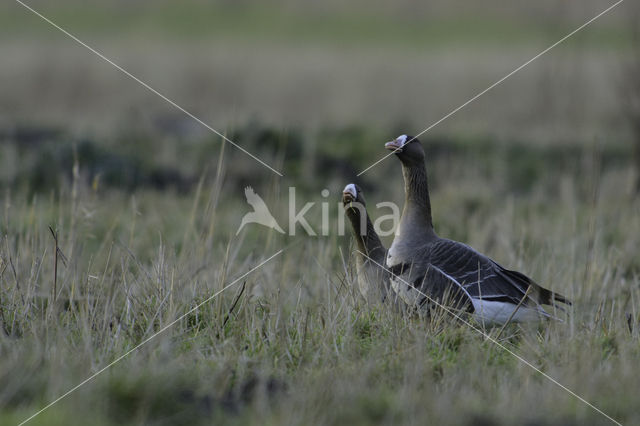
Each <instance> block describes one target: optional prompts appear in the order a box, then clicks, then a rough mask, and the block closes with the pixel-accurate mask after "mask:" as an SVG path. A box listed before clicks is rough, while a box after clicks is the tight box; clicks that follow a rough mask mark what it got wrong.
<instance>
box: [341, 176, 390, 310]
mask: <svg viewBox="0 0 640 426" xmlns="http://www.w3.org/2000/svg"><path fill="white" fill-rule="evenodd" d="M342 204H343V206H344V210H345V215H346V216H347V219H348V220H349V223H350V224H351V230H352V231H353V236H354V238H355V241H356V245H357V247H358V253H357V254H356V275H357V281H358V288H359V290H360V293H361V294H362V296H363V297H364V298H365V300H367V302H369V303H380V302H384V301H385V300H386V299H387V296H388V295H389V293H391V289H390V284H389V273H388V272H387V271H386V270H385V269H384V267H383V265H384V261H385V257H386V255H387V249H386V248H385V247H384V245H383V244H382V241H380V237H379V236H378V233H377V232H376V231H375V229H374V226H373V223H372V222H371V219H370V218H369V215H368V214H367V208H366V202H365V200H364V196H363V194H362V190H361V189H360V187H359V186H357V185H356V184H353V183H350V184H348V185H347V186H345V188H344V190H343V192H342Z"/></svg>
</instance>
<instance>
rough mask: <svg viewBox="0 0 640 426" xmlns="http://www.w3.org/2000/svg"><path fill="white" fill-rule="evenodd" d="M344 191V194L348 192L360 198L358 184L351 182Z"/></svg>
mask: <svg viewBox="0 0 640 426" xmlns="http://www.w3.org/2000/svg"><path fill="white" fill-rule="evenodd" d="M342 193H343V194H346V193H348V194H351V195H353V198H358V191H357V190H356V185H355V184H353V183H350V184H349V185H347V186H345V187H344V190H343V191H342Z"/></svg>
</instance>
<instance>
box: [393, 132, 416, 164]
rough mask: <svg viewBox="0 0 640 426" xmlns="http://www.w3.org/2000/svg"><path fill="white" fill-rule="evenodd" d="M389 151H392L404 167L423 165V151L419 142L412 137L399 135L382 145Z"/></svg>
mask: <svg viewBox="0 0 640 426" xmlns="http://www.w3.org/2000/svg"><path fill="white" fill-rule="evenodd" d="M384 147H385V148H386V149H388V150H389V151H393V153H394V154H396V156H397V157H398V159H399V160H400V161H401V162H402V163H403V164H405V165H408V166H410V165H413V164H423V163H424V149H423V148H422V144H421V143H420V141H419V140H418V139H417V138H416V137H414V136H407V135H400V136H398V137H397V138H395V139H394V140H392V141H391V142H387V143H385V144H384Z"/></svg>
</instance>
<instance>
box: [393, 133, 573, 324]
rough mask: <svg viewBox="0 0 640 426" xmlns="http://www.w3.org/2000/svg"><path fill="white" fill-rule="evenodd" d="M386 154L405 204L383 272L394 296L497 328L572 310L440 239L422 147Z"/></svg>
mask: <svg viewBox="0 0 640 426" xmlns="http://www.w3.org/2000/svg"><path fill="white" fill-rule="evenodd" d="M385 148H386V149H388V150H392V151H393V152H394V153H395V155H396V156H397V158H398V159H399V160H400V162H401V163H402V175H403V178H404V188H405V204H404V208H403V211H402V216H401V219H400V223H399V225H398V230H397V232H396V237H395V239H394V240H393V243H392V245H391V247H390V248H389V251H388V254H387V259H386V266H387V268H388V269H389V271H390V272H391V273H392V277H391V285H392V288H393V290H394V291H396V293H398V295H399V297H401V298H402V299H403V300H404V301H405V302H406V303H408V304H409V305H412V306H416V305H417V306H423V305H426V306H429V305H430V304H432V303H430V302H431V301H430V300H429V299H434V300H436V301H437V302H438V303H446V304H448V306H449V307H453V308H455V309H459V310H462V311H466V312H469V313H471V314H473V316H474V317H475V319H476V320H480V321H482V322H485V323H498V324H500V323H502V324H503V323H505V322H507V321H509V320H512V321H530V320H538V319H540V318H541V317H549V316H550V315H549V314H548V313H547V312H546V311H545V310H544V309H543V307H542V306H541V305H553V306H557V305H556V304H555V303H556V302H561V303H565V304H568V305H570V304H571V303H570V302H569V300H567V299H566V298H565V297H564V296H562V295H560V294H558V293H554V292H552V291H550V290H547V289H545V288H543V287H541V286H540V285H538V284H536V283H535V282H534V281H533V280H531V279H530V278H529V277H527V276H526V275H524V274H522V273H520V272H517V271H511V270H508V269H506V268H504V267H502V266H501V265H499V264H498V263H496V262H495V261H493V260H492V259H490V258H489V257H487V256H485V255H483V254H481V253H479V252H477V251H476V250H474V249H473V248H471V247H469V246H467V245H466V244H463V243H460V242H457V241H452V240H448V239H445V238H440V237H439V236H438V235H437V234H436V233H435V231H434V229H433V222H432V218H431V201H430V199H429V188H428V182H427V171H426V166H425V152H424V149H423V147H422V144H421V143H420V141H418V140H417V139H416V138H414V137H411V136H407V135H402V136H400V137H398V138H397V139H395V140H393V141H391V142H387V143H386V144H385ZM426 296H429V297H426Z"/></svg>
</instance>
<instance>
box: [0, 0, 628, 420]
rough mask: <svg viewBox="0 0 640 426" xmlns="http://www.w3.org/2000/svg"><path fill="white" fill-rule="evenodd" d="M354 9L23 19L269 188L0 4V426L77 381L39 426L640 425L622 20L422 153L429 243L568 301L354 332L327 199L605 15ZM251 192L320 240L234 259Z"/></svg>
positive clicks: (73, 12) (345, 250)
mask: <svg viewBox="0 0 640 426" xmlns="http://www.w3.org/2000/svg"><path fill="white" fill-rule="evenodd" d="M343 3H344V2H337V1H333V0H327V1H325V2H322V4H319V3H318V2H311V1H309V2H293V1H287V0H281V1H279V2H278V7H277V8H276V7H275V6H274V7H266V6H264V5H262V4H261V3H258V2H256V1H243V2H233V3H232V2H223V1H220V2H214V3H212V4H210V3H208V2H204V1H199V0H188V1H184V2H180V5H177V3H175V2H168V1H157V2H156V1H153V2H149V1H140V2H136V3H135V5H134V4H129V3H128V2H113V3H109V4H107V3H104V2H78V1H75V0H65V1H63V2H60V3H59V4H56V5H53V4H50V3H48V2H43V1H33V3H31V2H29V4H32V5H33V6H34V7H36V8H37V9H38V10H41V11H42V12H43V13H45V14H46V15H47V16H50V17H51V18H52V19H54V20H55V21H56V22H57V23H59V24H60V25H63V26H64V27H65V28H67V29H69V30H70V31H71V32H72V33H74V34H77V35H78V36H79V37H81V38H82V39H83V40H86V41H87V42H89V43H90V44H92V45H94V46H95V47H96V48H98V49H99V50H100V51H103V52H104V53H105V54H107V56H109V57H111V58H113V59H114V60H116V62H118V63H120V64H122V65H123V66H125V67H126V68H127V69H128V70H130V71H131V72H133V73H134V74H135V75H137V76H139V77H140V78H142V79H143V80H145V81H147V82H149V84H151V85H152V86H153V87H156V88H157V89H159V90H160V91H161V92H162V93H164V94H166V95H167V96H169V97H170V98H172V99H174V100H176V102H178V103H179V104H181V105H183V106H184V107H186V108H187V109H188V110H189V111H192V112H193V113H195V114H196V115H197V116H198V117H200V118H202V119H203V120H204V121H205V122H207V123H210V124H211V125H212V126H214V127H215V128H216V129H219V130H220V131H221V132H223V133H224V134H226V135H228V136H229V137H230V138H231V139H232V140H234V141H235V142H237V143H239V144H240V145H241V146H243V147H245V148H246V149H248V150H249V151H250V152H252V153H254V154H256V155H257V156H259V157H260V158H261V159H264V161H266V162H267V163H268V164H270V165H272V166H274V167H275V168H277V169H278V170H281V171H282V172H283V174H284V176H283V177H282V178H279V177H277V176H276V175H275V174H273V173H271V172H270V171H269V170H268V169H267V168H265V167H263V166H261V165H259V164H258V163H256V162H254V161H253V160H252V159H251V158H249V157H248V156H246V155H244V154H243V153H241V152H240V151H239V150H237V149H235V148H233V147H231V146H229V145H228V144H224V143H223V142H222V141H221V140H220V138H219V137H217V136H215V135H213V134H211V133H209V132H208V131H206V129H204V128H202V127H200V126H199V125H198V124H197V123H195V122H193V121H192V120H191V119H189V118H188V117H186V116H183V115H182V114H181V113H180V112H178V111H176V110H173V109H172V108H171V107H170V106H168V105H167V104H166V103H165V102H164V101H162V100H161V99H159V98H157V97H155V96H154V95H152V94H151V93H149V92H147V91H145V89H143V88H141V87H140V86H139V85H138V84H137V83H135V82H133V81H131V80H129V79H127V78H126V77H124V76H123V75H122V74H120V73H118V72H117V71H115V70H114V69H113V68H111V67H110V66H109V65H108V64H106V63H104V62H101V61H100V60H99V59H97V58H96V57H95V56H92V54H91V53H90V52H88V51H86V50H83V48H82V47H80V46H78V45H74V44H73V42H72V41H70V40H69V39H68V38H65V37H64V36H63V35H61V34H60V33H56V32H55V31H53V30H52V29H51V28H48V27H47V26H46V24H45V23H44V22H42V21H41V20H39V19H38V18H37V17H35V16H33V15H32V14H30V12H28V11H26V10H25V9H24V8H23V7H22V6H20V5H19V4H17V3H12V2H8V3H6V4H5V3H3V4H2V5H0V56H1V57H2V58H3V60H2V65H0V93H1V95H0V384H1V386H0V426H3V425H5V424H6V425H14V424H19V423H21V422H22V421H24V420H26V419H27V418H29V417H30V416H32V415H33V414H35V413H37V412H38V410H40V409H42V408H43V407H46V406H47V405H48V404H49V403H51V402H52V401H55V400H56V399H57V398H59V397H60V396H63V395H65V394H66V393H67V392H68V391H69V390H72V389H74V387H76V386H77V385H79V384H81V383H83V381H84V380H85V379H88V378H90V377H91V380H88V381H87V382H86V383H84V384H82V386H81V387H79V388H77V389H76V390H74V391H73V392H71V393H70V394H68V395H67V396H65V397H64V398H63V399H61V400H60V401H59V402H56V403H55V404H53V405H52V406H50V407H48V408H47V409H46V410H45V411H43V412H42V413H41V414H39V415H37V416H36V417H34V418H33V419H32V420H31V421H30V422H29V423H27V424H33V425H65V426H66V425H85V424H95V425H105V426H106V425H120V424H145V425H175V424H184V425H198V424H203V425H205V424H238V425H240V424H273V425H275V424H300V425H307V424H323V425H342V424H407V425H411V424H416V425H417V424H444V425H493V424H503V425H509V424H528V425H573V424H575V425H578V424H595V425H599V424H602V425H607V424H614V422H613V421H612V420H611V419H609V418H607V416H610V417H611V418H612V419H614V420H615V421H617V422H620V423H622V424H639V423H640V410H638V407H637V399H638V398H637V395H638V394H639V393H640V381H639V380H638V376H639V374H640V367H639V363H638V359H639V358H640V257H639V256H638V252H639V251H640V198H639V197H638V189H637V182H640V171H639V170H638V167H639V166H640V162H638V161H640V148H638V147H636V148H637V149H636V160H634V157H633V152H634V150H633V143H634V139H633V137H634V133H633V111H632V110H631V107H630V106H629V105H630V102H631V103H632V102H636V101H637V99H640V92H638V93H637V95H638V97H637V98H633V93H634V92H633V91H632V90H633V88H634V87H635V86H636V81H635V80H633V79H632V78H631V79H630V77H629V76H630V75H633V74H627V71H628V65H629V63H632V62H633V60H634V58H635V56H633V55H635V53H634V52H635V51H634V49H636V50H637V44H634V43H637V41H636V42H634V39H633V33H634V30H635V27H634V26H633V25H636V26H637V21H633V20H632V19H631V18H632V16H633V14H634V13H635V12H634V11H635V10H636V9H637V7H636V8H632V7H631V6H629V8H624V9H623V7H626V4H625V5H623V6H620V9H618V10H615V11H612V12H611V14H610V15H607V16H606V17H603V18H602V20H601V21H599V22H598V23H597V25H594V26H593V28H590V29H589V30H588V31H587V30H585V31H584V33H581V34H580V35H578V36H576V37H575V38H574V39H571V40H570V41H568V42H567V43H566V44H565V45H563V46H561V47H559V48H558V49H557V50H554V51H553V52H550V53H549V54H548V55H546V56H545V57H543V58H541V59H540V60H539V61H538V62H536V63H535V64H532V65H531V66H530V67H527V68H526V69H525V70H523V71H522V72H521V73H519V74H518V75H516V76H514V77H513V78H512V79H510V80H508V81H506V82H505V83H504V84H503V85H502V86H500V87H498V88H496V89H495V90H494V91H493V92H491V93H489V94H487V95H486V96H485V97H482V98H481V99H478V101H476V102H475V103H473V104H472V105H470V106H469V107H468V108H466V109H465V110H462V111H460V112H459V113H458V114H456V116H455V117H452V119H450V120H448V121H446V122H443V123H442V124H441V125H440V126H438V127H437V128H436V129H434V130H433V131H432V132H429V133H427V134H425V135H424V137H422V138H421V140H422V141H423V142H424V145H425V148H426V151H427V161H428V170H429V179H430V184H431V188H432V203H433V208H434V223H435V226H436V231H437V232H438V233H439V234H440V235H441V236H443V237H448V238H452V239H456V240H459V241H463V242H465V243H468V244H469V245H471V246H473V247H474V248H476V249H478V250H479V251H481V252H483V253H486V254H487V255H489V256H490V257H492V258H493V259H495V260H496V261H498V262H500V263H501V264H503V265H504V266H506V267H509V268H512V269H516V270H519V271H521V272H523V273H526V274H527V275H529V276H531V277H533V278H534V279H535V280H536V281H538V282H539V283H541V284H542V285H544V286H545V287H548V288H550V289H552V290H556V291H558V292H560V293H562V294H565V295H567V296H568V297H569V298H570V299H571V300H573V302H574V303H573V306H572V307H570V308H569V309H568V311H567V312H564V313H563V312H557V315H558V316H559V318H560V319H561V320H560V321H548V322H544V323H542V324H539V325H515V324H511V325H509V326H508V327H507V328H506V329H505V330H503V331H502V332H501V331H500V330H499V329H497V328H486V327H485V326H484V325H483V324H475V323H474V324H473V325H474V327H476V328H477V329H478V330H479V331H478V330H474V329H473V328H471V327H469V326H468V325H466V324H463V323H461V322H460V321H456V320H455V319H453V318H451V317H449V316H447V315H445V314H443V313H442V312H434V315H433V317H432V318H430V319H428V318H423V317H420V316H418V315H415V314H413V313H411V312H404V311H403V312H397V311H393V310H390V309H387V308H385V307H382V306H369V305H367V304H366V303H365V302H364V300H363V299H362V297H361V296H360V294H359V292H358V289H357V284H356V279H355V276H354V266H353V264H354V245H353V242H352V241H351V239H350V237H349V236H348V235H347V236H340V235H338V234H337V232H336V227H337V225H336V224H337V223H338V215H339V214H340V212H341V209H340V207H339V202H340V195H341V191H342V188H343V187H344V185H345V184H347V183H349V182H356V183H358V184H360V185H361V186H362V187H363V188H364V191H365V195H366V198H367V201H368V202H369V205H370V207H373V206H374V205H375V203H378V202H381V201H393V202H395V203H398V204H402V200H403V194H402V177H401V173H400V167H399V164H398V162H397V160H396V159H394V158H389V159H388V160H386V161H384V162H382V163H381V164H380V165H379V166H377V167H375V168H373V169H371V170H370V171H369V172H367V173H365V174H363V175H362V176H360V177H357V176H356V175H357V174H358V172H359V171H361V170H363V169H364V168H366V167H367V166H368V165H370V164H371V163H373V162H374V161H376V160H377V159H378V158H380V157H382V156H383V155H385V154H386V152H385V151H384V149H383V143H384V142H385V141H387V140H389V139H390V138H392V137H395V136H397V135H398V134H401V133H407V132H408V133H412V132H417V131H420V130H422V129H423V128H425V127H426V126H428V125H429V124H431V123H432V122H435V121H436V120H437V119H439V118H440V117H442V116H443V115H444V114H446V113H448V112H449V111H451V110H452V109H453V108H454V107H456V106H458V105H460V104H461V103H462V102H464V101H466V100H467V99H469V97H470V96H472V95H474V94H475V93H477V92H478V91H479V90H481V89H484V88H485V87H487V86H488V85H489V84H491V83H493V82H494V81H496V80H497V79H498V78H500V77H501V76H503V75H505V74H506V73H507V72H509V71H511V70H512V69H514V68H515V67H516V66H518V65H520V64H521V63H523V62H524V61H525V60H527V59H529V58H531V57H532V56H533V55H535V54H536V53H538V52H540V51H541V50H542V49H544V48H545V47H547V46H548V45H550V44H551V43H553V42H554V41H556V40H557V39H558V38H559V37H561V36H562V35H564V34H566V33H568V32H569V31H571V30H573V29H574V28H576V27H577V26H578V25H580V24H582V23H583V22H584V21H586V19H588V18H590V17H592V16H594V15H595V14H596V13H597V12H599V11H600V10H603V9H604V8H606V7H607V6H609V5H610V3H607V2H604V1H601V0H589V1H585V2H581V3H580V4H579V5H573V4H572V5H568V4H564V3H563V4H562V5H559V2H557V1H551V0H545V1H541V2H536V3H535V4H534V3H531V2H525V1H517V2H510V3H509V5H505V3H504V2H501V1H500V2H498V1H490V2H483V4H482V5H470V4H469V2H461V1H451V0H447V1H434V2H429V3H424V4H422V3H420V4H416V3H415V2H412V1H409V0H406V1H404V0H403V1H400V2H396V3H394V6H393V7H391V6H389V5H388V4H387V3H386V2H382V1H373V2H366V4H365V3H364V2H359V1H358V2H348V4H343ZM629 5H631V3H629ZM634 22H635V24H634ZM638 63H640V61H638ZM629 95H631V96H629ZM627 97H628V98H629V99H627ZM630 99H635V101H630ZM638 110H640V109H638ZM638 117H640V115H638ZM630 118H631V119H630ZM636 136H637V135H636ZM636 145H637V142H636ZM638 146H640V145H638ZM634 161H636V162H638V163H637V164H636V163H634ZM246 186H252V187H253V188H254V189H255V190H256V192H257V193H258V194H259V195H261V196H262V197H263V198H264V200H265V202H266V203H267V205H268V206H269V208H270V209H271V211H272V213H273V214H274V216H275V217H276V218H277V219H278V221H279V222H280V224H281V225H283V227H285V228H286V223H287V218H288V214H289V211H288V205H287V197H288V190H289V187H295V188H296V190H297V203H296V204H297V206H298V210H299V209H300V208H301V207H302V205H304V203H306V202H314V203H315V205H314V207H313V208H312V209H311V210H310V212H309V213H308V214H307V215H306V217H307V219H308V221H309V223H310V224H311V225H312V227H313V228H315V229H316V230H318V229H319V227H320V223H321V221H322V213H323V212H322V207H321V203H323V202H328V203H329V204H330V205H329V207H328V214H329V216H328V217H329V223H330V225H331V232H330V233H329V235H327V236H313V237H312V236H308V235H306V234H305V232H304V230H303V229H302V228H301V227H298V228H297V229H296V235H295V236H285V235H281V234H279V233H277V232H274V231H271V230H268V229H266V228H263V227H260V226H259V225H255V224H254V225H248V226H247V227H246V228H245V229H244V230H243V231H242V232H241V233H240V234H239V235H236V230H237V229H238V227H239V225H240V222H241V218H242V216H243V215H244V214H245V213H246V212H248V211H250V208H249V206H248V205H247V204H246V203H245V199H244V188H245V187H246ZM324 189H328V190H329V192H330V195H329V196H328V197H323V196H322V195H321V194H322V192H321V191H322V190H324ZM371 213H372V215H373V216H374V218H375V217H378V216H379V215H380V214H382V212H380V211H377V210H375V209H374V208H371ZM384 213H386V212H384ZM56 237H57V244H58V250H56ZM385 243H386V244H387V245H389V244H390V243H391V240H390V238H385ZM56 254H57V255H56ZM265 261H267V262H266V263H264V264H262V263H263V262H265ZM257 266H260V267H259V268H257V269H255V270H253V271H252V269H253V268H255V267H257ZM250 271H251V272H250ZM248 272H250V273H248ZM229 285H230V286H229ZM226 286H229V288H225V287H226ZM223 289H224V291H222V290H223ZM483 333H484V334H486V335H488V336H490V337H491V338H492V339H497V340H498V341H499V343H500V344H501V345H503V346H504V347H503V348H501V347H499V346H498V345H496V344H495V343H493V342H492V341H491V339H488V338H487V337H486V336H485V335H483ZM505 349H508V350H509V351H512V352H513V354H510V353H509V352H508V351H507V350H505ZM130 351H131V352H130ZM514 354H515V355H517V356H519V357H521V358H522V359H523V360H526V361H527V362H529V363H530V364H531V365H533V366H535V367H536V368H538V369H540V370H541V371H542V372H544V373H545V374H547V375H548V376H549V377H551V378H553V379H554V380H557V382H558V383H560V384H561V385H562V386H566V388H567V389H570V390H571V391H574V392H575V394H576V395H578V396H579V397H580V398H583V399H584V400H585V401H588V402H589V403H591V404H593V405H594V406H595V407H597V410H601V411H602V412H603V413H604V415H603V414H602V413H600V412H598V411H597V410H596V409H594V408H593V407H590V406H589V405H588V404H586V403H585V402H584V401H582V400H580V399H579V398H577V397H576V396H575V395H571V394H570V393H569V392H567V390H566V389H563V388H562V387H561V386H559V385H558V384H556V383H553V382H552V381H551V380H549V379H548V378H546V377H544V376H543V375H541V374H540V373H539V372H537V371H535V370H534V369H533V368H531V366H529V365H527V364H526V363H524V362H523V361H522V360H519V359H517V358H516V357H515V356H514ZM123 355H126V356H124V357H123ZM111 364H113V365H111ZM105 367H108V368H106V369H105V370H104V371H102V370H103V369H104V368H105ZM95 373H99V374H97V375H96V376H95V377H92V375H94V374H95Z"/></svg>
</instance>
